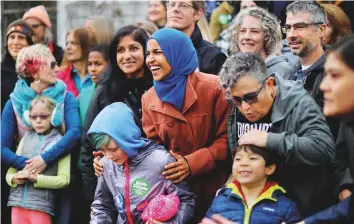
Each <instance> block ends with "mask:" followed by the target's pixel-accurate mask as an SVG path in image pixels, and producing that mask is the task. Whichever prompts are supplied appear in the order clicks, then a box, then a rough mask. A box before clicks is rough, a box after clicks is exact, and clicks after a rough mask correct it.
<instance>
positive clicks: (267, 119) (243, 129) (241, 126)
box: [236, 109, 272, 141]
mask: <svg viewBox="0 0 354 224" xmlns="http://www.w3.org/2000/svg"><path fill="white" fill-rule="evenodd" d="M271 115H272V109H270V110H269V112H268V113H267V114H266V115H265V116H264V117H263V118H262V119H260V120H259V121H256V122H250V121H248V120H247V118H246V117H245V116H243V114H242V113H241V112H240V111H239V110H238V111H237V121H236V125H237V127H236V128H237V135H236V141H238V140H239V139H240V138H241V136H242V135H243V134H245V133H247V132H248V131H249V130H252V129H257V130H260V131H265V132H269V131H270V129H271V127H272V121H271Z"/></svg>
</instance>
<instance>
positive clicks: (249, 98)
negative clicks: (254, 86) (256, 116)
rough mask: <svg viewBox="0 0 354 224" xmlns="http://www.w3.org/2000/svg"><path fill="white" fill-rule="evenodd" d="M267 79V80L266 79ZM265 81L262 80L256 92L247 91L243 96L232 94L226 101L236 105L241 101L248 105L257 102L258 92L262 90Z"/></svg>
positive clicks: (239, 104)
mask: <svg viewBox="0 0 354 224" xmlns="http://www.w3.org/2000/svg"><path fill="white" fill-rule="evenodd" d="M266 81H267V80H266ZM266 81H264V82H263V83H262V86H261V88H259V90H258V91H257V92H253V93H247V94H245V95H243V97H239V96H232V97H231V98H230V99H228V101H229V102H230V103H231V104H232V105H234V106H236V107H239V106H241V105H242V101H244V102H246V103H248V104H249V105H251V104H254V103H257V102H258V95H259V93H260V92H261V91H262V89H263V88H264V86H265V84H266Z"/></svg>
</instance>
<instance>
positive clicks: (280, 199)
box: [206, 181, 301, 224]
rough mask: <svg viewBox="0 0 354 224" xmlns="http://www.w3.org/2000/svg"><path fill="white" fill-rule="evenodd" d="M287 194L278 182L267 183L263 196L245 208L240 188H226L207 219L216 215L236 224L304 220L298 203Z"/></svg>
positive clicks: (271, 223)
mask: <svg viewBox="0 0 354 224" xmlns="http://www.w3.org/2000/svg"><path fill="white" fill-rule="evenodd" d="M285 193H286V192H285V190H284V189H283V188H282V187H280V186H279V185H278V184H277V183H275V182H267V184H266V185H265V187H264V189H263V190H262V193H261V194H260V195H259V196H258V198H257V199H256V201H255V202H254V203H253V204H252V205H251V206H246V202H245V198H244V196H243V192H242V189H241V186H240V184H239V183H238V182H237V181H234V182H232V183H229V184H227V185H226V186H225V187H223V188H222V189H221V190H220V191H219V192H218V194H217V196H216V197H215V199H214V201H213V204H212V205H211V207H210V208H209V210H208V212H207V214H206V216H207V217H208V218H210V217H211V216H212V215H213V214H220V215H222V216H223V217H225V218H227V219H229V220H230V221H234V222H237V223H240V224H241V223H244V224H248V223H262V224H280V223H282V222H286V223H287V224H288V223H289V224H291V223H296V222H298V221H300V220H301V217H300V214H299V211H298V210H297V207H296V204H295V202H293V201H292V200H290V199H289V198H287V197H286V196H285Z"/></svg>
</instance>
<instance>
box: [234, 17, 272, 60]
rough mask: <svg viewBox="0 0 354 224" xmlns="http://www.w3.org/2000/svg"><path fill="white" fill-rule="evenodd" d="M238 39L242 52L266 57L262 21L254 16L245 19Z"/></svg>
mask: <svg viewBox="0 0 354 224" xmlns="http://www.w3.org/2000/svg"><path fill="white" fill-rule="evenodd" d="M238 29H239V32H238V33H239V35H238V39H237V42H238V43H237V44H238V47H239V48H240V50H241V52H244V53H245V52H250V53H259V54H261V55H262V56H263V57H266V56H267V54H266V52H265V47H264V31H263V28H262V24H261V21H260V20H259V19H257V18H255V17H253V16H246V17H244V18H243V20H242V23H241V25H240V27H239V28H238Z"/></svg>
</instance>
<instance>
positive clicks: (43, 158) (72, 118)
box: [1, 44, 81, 223]
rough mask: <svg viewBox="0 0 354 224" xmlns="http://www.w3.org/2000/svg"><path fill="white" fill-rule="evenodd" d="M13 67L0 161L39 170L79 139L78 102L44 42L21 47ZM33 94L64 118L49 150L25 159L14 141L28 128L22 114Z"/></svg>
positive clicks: (67, 215) (25, 111)
mask: <svg viewBox="0 0 354 224" xmlns="http://www.w3.org/2000/svg"><path fill="white" fill-rule="evenodd" d="M16 71H17V73H18V74H19V76H20V79H19V80H18V81H17V83H16V85H15V88H14V91H13V92H12V93H11V95H10V99H9V100H8V101H7V103H6V105H5V107H4V110H3V111H2V120H1V129H2V130H4V131H2V132H1V143H2V144H1V161H2V163H5V164H7V165H9V166H11V167H13V168H15V169H16V170H23V169H26V170H28V171H29V172H31V173H34V174H40V173H42V172H43V171H44V170H45V169H46V168H47V166H49V165H52V164H54V163H56V162H57V161H58V159H59V158H62V157H63V156H65V155H67V154H68V153H70V152H71V151H72V149H73V148H74V146H75V145H76V143H77V141H78V140H79V139H80V136H81V127H80V118H79V111H78V104H77V102H76V100H75V97H74V96H73V95H72V94H71V93H69V92H67V91H66V86H65V84H64V83H63V82H62V81H60V80H58V79H57V77H56V72H57V71H58V66H57V65H56V60H55V58H54V56H53V55H52V53H51V52H50V50H49V48H47V47H46V46H44V45H42V44H36V45H32V46H30V47H26V48H23V49H22V50H21V51H20V52H19V54H18V57H17V61H16ZM37 96H48V97H50V98H52V99H53V100H54V101H55V103H56V105H57V106H56V108H55V109H56V111H58V113H61V115H62V116H58V117H57V119H61V120H63V121H64V125H65V134H64V136H63V137H62V139H61V140H60V141H59V142H58V143H56V144H54V145H53V146H52V147H51V148H50V149H49V150H47V151H45V152H43V153H42V154H41V155H38V156H35V157H34V158H32V159H29V158H26V157H24V156H20V155H16V154H15V151H16V145H17V144H16V143H18V141H19V140H20V139H21V138H22V137H23V136H24V133H25V132H26V131H27V130H30V125H29V123H28V122H29V120H28V119H26V117H28V114H29V111H28V109H29V106H30V102H31V101H32V100H33V99H34V98H35V97H37ZM5 130H6V131H5ZM67 196H68V197H70V195H67ZM65 207H68V210H69V211H68V212H69V213H65V212H64V213H62V214H65V217H70V206H68V205H66V206H65ZM65 217H64V218H65ZM57 218H58V216H57ZM58 220H60V218H58ZM59 223H65V222H59Z"/></svg>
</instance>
